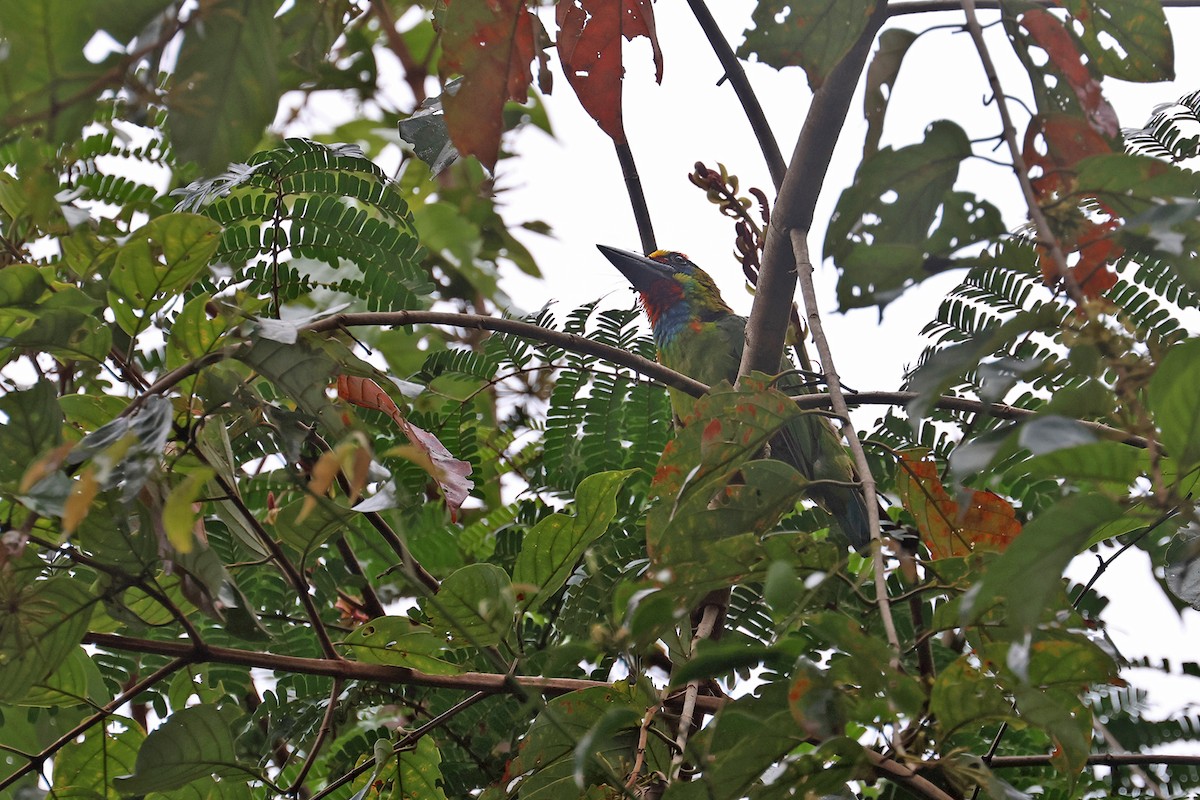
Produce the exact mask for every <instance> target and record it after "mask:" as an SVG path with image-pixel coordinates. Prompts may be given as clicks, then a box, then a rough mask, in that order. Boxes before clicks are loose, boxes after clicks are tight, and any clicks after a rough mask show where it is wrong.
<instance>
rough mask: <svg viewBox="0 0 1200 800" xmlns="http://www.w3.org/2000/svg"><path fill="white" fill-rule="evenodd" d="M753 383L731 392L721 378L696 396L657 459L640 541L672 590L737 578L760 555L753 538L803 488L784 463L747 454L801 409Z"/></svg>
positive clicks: (804, 484)
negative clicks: (669, 576)
mask: <svg viewBox="0 0 1200 800" xmlns="http://www.w3.org/2000/svg"><path fill="white" fill-rule="evenodd" d="M752 384H753V382H751V383H750V384H748V385H750V388H747V389H741V390H735V389H733V388H732V387H730V386H729V385H728V384H727V383H722V384H720V385H718V386H716V387H714V388H713V389H712V390H711V391H710V392H709V393H708V394H707V395H705V396H704V397H702V398H700V399H699V400H697V401H696V403H695V405H694V407H693V411H692V414H691V415H690V416H689V419H688V424H687V425H686V426H685V427H684V428H683V429H682V430H680V431H679V432H678V434H677V435H676V437H675V439H674V441H672V442H671V443H670V444H668V445H667V448H666V449H665V450H664V451H663V455H662V458H661V459H660V461H659V464H658V468H657V470H656V473H655V478H654V482H653V483H652V485H651V498H650V503H651V505H650V511H649V513H648V514H647V517H646V546H647V549H648V551H649V553H650V557H651V559H652V560H653V562H654V564H655V565H656V566H658V567H663V568H668V569H670V570H671V571H672V574H673V579H674V583H673V585H674V586H675V587H676V588H681V589H682V588H686V587H689V586H690V587H697V586H701V585H703V584H706V583H709V582H723V583H724V585H729V583H732V582H735V580H736V579H737V578H738V576H740V575H744V574H745V573H746V572H747V571H748V569H749V568H750V566H751V564H753V563H755V562H757V561H758V560H760V559H761V557H762V554H761V552H758V551H757V548H756V545H755V542H756V540H757V537H758V536H759V535H761V534H763V533H766V532H767V531H769V530H770V529H771V528H772V527H773V526H774V525H775V523H776V522H778V520H779V518H780V517H781V516H782V515H783V514H784V513H785V512H786V511H789V510H791V509H792V508H793V507H794V506H795V504H796V502H797V501H798V500H799V499H800V498H801V497H803V494H804V491H805V489H806V488H807V486H808V481H807V480H805V478H804V477H802V476H801V475H800V473H798V472H796V470H795V469H793V468H792V467H791V466H789V465H788V464H785V463H784V462H782V461H778V460H774V459H771V460H758V461H750V460H749V459H750V458H752V457H753V456H754V455H755V454H756V453H757V452H758V451H759V450H760V449H761V448H762V447H763V446H764V445H765V444H766V443H767V442H768V441H769V440H770V439H771V437H772V436H773V435H774V434H775V433H776V432H777V431H778V430H779V429H780V428H781V427H783V426H784V425H786V424H788V422H789V421H793V420H796V419H797V418H798V417H799V416H800V414H801V413H803V412H801V411H800V410H799V409H797V408H796V405H795V403H793V402H792V401H791V400H790V399H789V398H788V397H787V396H786V395H785V394H783V393H782V392H780V391H778V390H776V389H770V390H762V389H761V388H760V387H761V383H760V384H759V385H758V386H757V387H756V386H753V385H752ZM735 475H740V482H734V481H733V480H732V479H733V477H734V476H735ZM714 498H717V499H715V500H714Z"/></svg>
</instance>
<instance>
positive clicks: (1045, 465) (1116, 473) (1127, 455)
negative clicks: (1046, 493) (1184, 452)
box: [1021, 442, 1145, 487]
mask: <svg viewBox="0 0 1200 800" xmlns="http://www.w3.org/2000/svg"><path fill="white" fill-rule="evenodd" d="M1144 463H1145V455H1144V454H1143V453H1142V452H1141V451H1140V450H1138V449H1137V448H1134V447H1131V446H1130V445H1127V444H1122V443H1120V442H1094V443H1092V444H1085V445H1080V446H1078V447H1068V448H1065V449H1061V450H1055V451H1054V452H1051V453H1046V454H1044V455H1039V456H1035V457H1033V458H1031V459H1029V460H1028V461H1026V462H1025V463H1024V464H1022V465H1021V469H1023V470H1024V471H1025V472H1027V473H1028V474H1030V475H1033V476H1035V477H1041V478H1066V479H1068V480H1073V481H1097V482H1105V483H1115V484H1118V485H1119V486H1122V487H1126V486H1129V485H1130V484H1131V483H1132V482H1133V479H1134V478H1136V477H1137V476H1138V475H1139V474H1140V473H1141V470H1142V467H1143V465H1144Z"/></svg>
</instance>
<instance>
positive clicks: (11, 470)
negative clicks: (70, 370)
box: [0, 381, 63, 482]
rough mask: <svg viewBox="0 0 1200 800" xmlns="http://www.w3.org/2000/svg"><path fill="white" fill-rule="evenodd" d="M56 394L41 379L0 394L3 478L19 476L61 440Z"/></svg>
mask: <svg viewBox="0 0 1200 800" xmlns="http://www.w3.org/2000/svg"><path fill="white" fill-rule="evenodd" d="M57 394H58V393H57V392H55V391H54V387H53V386H52V385H51V384H50V383H49V382H47V381H38V382H37V383H35V384H34V385H33V386H32V387H30V388H28V389H26V390H25V391H23V392H7V393H5V394H4V396H2V397H0V414H2V415H3V417H4V424H3V425H0V480H3V481H12V482H15V481H17V480H19V479H20V478H21V476H22V475H24V474H25V470H26V469H28V468H29V465H30V464H31V463H33V461H34V459H36V458H37V457H38V456H39V455H41V454H42V453H43V452H44V451H46V450H49V449H50V448H51V447H54V446H55V445H57V444H58V443H59V442H60V441H61V440H62V438H61V433H60V430H61V428H62V423H63V419H62V411H61V410H59V407H58V398H57Z"/></svg>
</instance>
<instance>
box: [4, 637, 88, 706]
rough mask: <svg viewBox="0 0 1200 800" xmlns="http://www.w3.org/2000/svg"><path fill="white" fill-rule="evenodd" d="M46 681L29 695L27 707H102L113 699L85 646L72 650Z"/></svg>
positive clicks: (26, 698)
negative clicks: (82, 705) (85, 705)
mask: <svg viewBox="0 0 1200 800" xmlns="http://www.w3.org/2000/svg"><path fill="white" fill-rule="evenodd" d="M54 666H55V667H56V668H55V670H54V672H53V673H51V674H50V675H49V676H48V677H47V678H46V679H45V680H44V681H42V682H40V683H39V684H38V685H36V686H34V687H33V688H32V689H30V690H29V691H28V692H26V693H25V697H23V698H22V699H21V702H20V704H21V705H23V706H42V707H49V706H67V707H70V706H78V705H81V704H89V705H96V706H100V705H103V704H104V703H106V702H108V700H109V699H110V698H109V696H108V694H107V692H106V690H105V687H104V678H103V677H102V676H101V675H100V669H99V667H97V666H96V662H95V661H93V660H92V659H91V657H90V656H89V655H88V654H87V652H86V651H84V649H83V648H82V647H76V648H74V649H72V650H71V651H70V652H69V653H68V654H67V657H66V658H65V659H63V660H62V662H61V663H58V664H56V665H54Z"/></svg>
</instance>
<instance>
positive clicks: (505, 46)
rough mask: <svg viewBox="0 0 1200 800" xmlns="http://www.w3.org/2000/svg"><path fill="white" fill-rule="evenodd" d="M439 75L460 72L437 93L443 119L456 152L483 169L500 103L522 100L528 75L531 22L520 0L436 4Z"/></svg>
mask: <svg viewBox="0 0 1200 800" xmlns="http://www.w3.org/2000/svg"><path fill="white" fill-rule="evenodd" d="M435 22H436V24H437V25H438V27H439V28H440V30H441V33H442V59H441V63H440V68H441V71H442V75H443V77H449V75H450V74H451V73H458V74H461V75H462V83H461V84H459V87H458V91H456V92H454V93H453V94H449V93H447V94H446V95H444V96H443V97H442V105H443V107H444V108H445V110H446V125H447V127H448V128H449V130H450V137H451V138H452V139H453V140H454V145H455V146H456V147H457V148H458V150H459V152H460V153H463V154H464V155H472V156H475V157H476V158H478V159H479V161H480V162H481V163H482V164H483V165H484V166H485V167H487V168H488V169H489V170H490V169H493V168H494V167H495V166H496V160H497V158H499V155H500V134H501V132H502V131H503V130H504V120H503V111H504V103H505V102H506V101H508V100H510V99H511V100H516V101H519V102H523V101H524V100H525V99H526V97H527V96H528V94H527V93H528V89H529V84H530V83H531V82H532V81H533V73H532V72H531V71H530V66H529V65H530V63H531V62H532V61H533V57H534V26H536V25H540V23H539V22H538V21H537V18H536V17H534V16H533V14H531V13H530V12H529V11H528V10H527V9H526V8H525V4H524V3H522V2H521V1H520V0H454V2H452V3H450V2H447V3H443V4H440V5H439V7H438V10H437V13H436V15H435Z"/></svg>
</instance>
